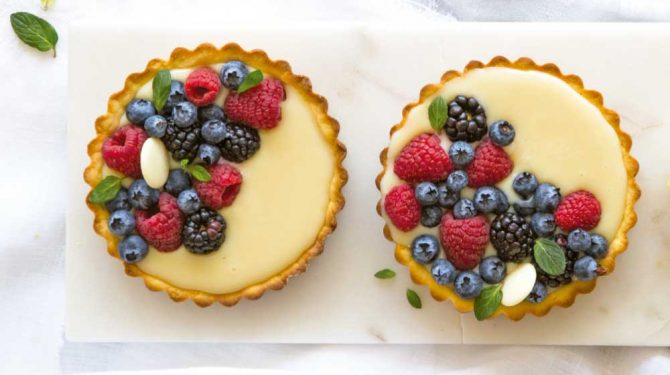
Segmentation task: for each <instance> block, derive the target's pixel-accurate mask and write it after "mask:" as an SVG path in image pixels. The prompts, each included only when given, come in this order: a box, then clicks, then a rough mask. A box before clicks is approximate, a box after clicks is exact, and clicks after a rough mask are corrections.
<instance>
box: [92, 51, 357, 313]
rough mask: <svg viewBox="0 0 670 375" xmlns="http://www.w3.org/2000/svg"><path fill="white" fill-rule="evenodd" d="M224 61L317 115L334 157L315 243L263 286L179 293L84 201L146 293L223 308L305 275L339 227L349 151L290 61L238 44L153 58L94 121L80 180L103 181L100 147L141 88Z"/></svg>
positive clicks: (319, 99)
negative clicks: (281, 88)
mask: <svg viewBox="0 0 670 375" xmlns="http://www.w3.org/2000/svg"><path fill="white" fill-rule="evenodd" d="M226 60H241V61H244V62H245V63H247V64H248V65H251V66H253V67H254V68H256V69H260V70H262V71H263V72H264V73H267V74H270V75H272V76H274V77H275V78H277V79H279V80H281V81H282V82H283V83H284V84H286V85H290V86H292V87H294V88H296V89H297V90H298V92H299V93H300V94H301V96H302V97H303V99H304V100H305V101H306V102H307V103H308V104H310V106H311V107H312V110H313V111H314V112H315V114H316V115H317V120H318V124H319V126H320V127H321V130H322V133H323V134H324V136H325V137H326V140H327V141H328V143H329V144H330V145H331V147H332V149H333V152H334V154H335V155H336V158H335V164H336V165H335V171H334V174H333V178H332V180H331V183H330V203H329V204H328V209H327V212H326V215H325V219H324V225H323V226H322V227H321V229H320V230H319V232H318V234H317V237H316V239H315V241H314V243H313V244H312V245H311V246H310V247H309V248H307V249H306V250H305V251H304V252H303V253H302V255H301V256H300V257H299V258H298V259H297V260H296V261H295V262H294V263H293V264H291V265H290V266H288V267H287V268H285V269H284V270H283V271H281V272H280V273H278V274H276V275H274V276H272V277H270V278H268V279H267V280H265V281H263V282H260V283H257V284H254V285H251V286H248V287H245V288H244V289H242V290H239V291H236V292H231V293H223V294H216V293H208V292H204V291H198V290H190V289H182V288H179V287H177V286H175V285H171V284H170V283H168V282H167V281H165V280H162V279H160V278H158V277H156V276H153V275H150V274H148V273H146V272H144V271H142V270H141V269H140V268H139V267H138V266H137V265H135V264H127V263H124V262H123V261H121V259H120V258H119V256H118V254H117V251H116V247H117V242H118V239H117V238H116V237H115V236H114V235H112V233H111V232H110V231H109V230H108V228H107V219H108V217H109V212H108V211H107V210H106V209H105V208H103V207H102V206H101V205H96V204H92V203H90V202H89V201H88V195H90V191H89V194H87V197H86V205H87V206H88V208H89V209H90V210H91V211H92V212H93V214H94V215H95V218H94V220H93V228H94V230H95V231H96V232H97V233H98V234H99V235H100V236H102V237H103V238H104V239H105V240H106V241H107V252H108V253H109V254H110V255H111V256H113V257H114V258H116V259H118V260H119V261H120V262H121V263H122V264H123V265H124V267H125V272H126V274H127V275H129V276H133V277H141V278H142V279H143V280H144V284H145V285H146V287H147V288H148V289H150V290H152V291H162V292H165V293H167V295H168V296H169V297H170V298H171V299H172V300H173V301H175V302H181V301H184V300H188V299H190V300H192V301H193V302H194V303H195V304H197V305H198V306H201V307H206V306H209V305H211V304H213V303H214V302H218V303H220V304H222V305H225V306H233V305H235V304H237V303H238V302H239V301H240V300H241V299H242V298H246V299H250V300H255V299H258V298H260V297H261V296H263V294H264V293H265V291H266V290H268V289H273V290H279V289H282V288H284V286H285V285H286V284H287V282H288V280H289V278H291V277H293V276H297V275H299V274H301V273H303V272H305V270H306V269H307V265H308V263H309V261H310V259H312V258H313V257H315V256H317V255H319V254H321V252H322V251H323V248H324V243H325V240H326V238H327V237H328V235H329V234H330V233H332V232H333V231H334V230H335V228H336V226H337V221H336V215H337V213H338V212H339V211H341V210H342V208H343V207H344V196H343V195H342V187H343V186H344V185H345V184H346V182H347V180H348V174H347V171H346V170H345V169H344V167H343V165H342V162H343V160H344V158H345V156H346V153H347V151H346V147H345V146H344V144H342V143H341V142H340V141H339V140H338V138H337V136H338V133H339V130H340V125H339V123H338V122H337V120H335V119H334V118H332V117H330V116H329V115H328V102H327V101H326V99H325V98H324V97H322V96H320V95H317V94H315V93H314V92H313V91H312V84H311V82H310V80H309V78H307V77H304V76H300V75H296V74H294V73H293V72H292V71H291V67H290V65H289V64H288V62H286V61H283V60H271V59H270V58H269V57H268V55H267V54H266V53H265V52H264V51H262V50H258V49H255V50H252V51H246V50H244V49H242V47H240V46H239V45H238V44H236V43H229V44H226V45H224V46H223V47H221V48H216V47H215V46H214V45H212V44H209V43H204V44H200V45H199V46H197V47H196V48H195V49H194V50H192V51H191V50H188V49H185V48H182V47H179V48H176V49H174V50H173V51H172V53H171V54H170V58H169V59H168V60H167V61H165V60H161V59H152V60H151V61H149V63H148V64H147V66H146V68H145V70H144V71H143V72H141V73H133V74H130V75H129V76H128V77H127V78H126V81H125V85H124V88H123V90H121V91H119V92H117V93H115V94H113V95H111V96H110V98H109V101H108V104H107V113H106V114H104V115H102V116H100V117H98V118H97V119H96V121H95V129H96V133H97V136H96V137H95V138H94V139H93V140H92V141H91V142H90V143H89V144H88V155H89V158H90V160H91V162H90V164H89V165H88V166H87V167H86V169H85V171H84V180H85V181H86V183H87V184H88V185H90V186H91V190H92V189H93V188H94V187H95V186H96V185H97V184H98V182H99V181H100V180H101V178H102V165H103V164H104V162H103V160H102V153H101V147H102V143H103V141H104V140H105V138H107V136H108V135H110V134H111V133H112V132H113V131H114V130H115V129H116V128H117V124H118V122H119V120H120V118H121V115H122V114H123V111H124V107H125V103H128V102H129V101H130V100H132V98H133V97H134V95H135V93H136V92H137V90H138V89H139V88H140V87H142V85H144V84H146V83H147V82H149V81H150V80H151V79H153V77H154V76H155V75H156V73H157V72H158V71H159V70H161V69H179V68H192V67H196V66H202V65H210V64H215V63H218V62H221V61H226Z"/></svg>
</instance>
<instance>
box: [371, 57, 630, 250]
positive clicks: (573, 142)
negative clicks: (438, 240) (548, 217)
mask: <svg viewBox="0 0 670 375" xmlns="http://www.w3.org/2000/svg"><path fill="white" fill-rule="evenodd" d="M459 94H463V95H466V96H474V97H476V98H477V100H478V101H479V103H481V104H482V105H483V106H484V109H485V111H486V116H487V121H488V123H492V122H493V121H496V120H502V119H504V120H508V121H509V122H510V123H511V124H512V125H514V128H515V130H516V138H515V140H514V142H513V143H512V144H511V145H509V146H507V147H505V151H506V152H507V153H508V154H509V155H510V158H511V159H512V160H513V161H514V170H513V171H512V173H510V175H509V176H508V177H507V178H506V179H505V180H503V181H502V182H500V183H499V184H498V186H499V187H500V188H501V189H502V190H503V191H504V192H505V193H506V194H507V195H508V197H509V198H510V203H511V202H513V201H515V200H516V199H517V198H518V197H517V195H516V193H514V191H513V190H512V180H513V179H514V176H516V175H517V174H518V173H520V172H523V171H529V172H532V173H534V174H535V175H536V176H537V178H538V179H539V180H540V181H541V182H549V183H552V184H555V185H556V186H558V187H559V188H560V189H561V193H562V194H563V195H567V194H569V193H571V192H573V191H576V190H580V189H584V190H588V191H590V192H591V193H593V194H594V195H595V196H596V197H597V198H598V200H599V201H600V204H601V208H602V217H601V219H600V223H599V224H598V226H597V227H596V228H595V229H594V230H593V232H596V233H599V234H601V235H603V236H605V237H606V238H607V239H608V240H610V241H611V240H612V239H613V238H614V236H615V234H616V232H617V230H618V228H619V225H620V223H621V220H622V217H623V212H624V204H625V198H626V189H627V177H626V169H625V166H624V162H623V156H622V153H621V146H620V144H619V139H618V138H617V135H616V132H615V131H614V129H613V128H612V127H611V125H610V124H609V123H608V122H607V120H605V118H604V117H603V116H602V114H601V113H600V111H599V110H598V109H597V108H596V107H595V106H594V105H592V104H591V103H589V102H588V100H586V99H584V98H583V97H582V96H581V95H579V93H577V92H576V91H574V90H573V89H572V88H571V87H570V86H568V85H567V84H566V83H565V82H563V81H562V80H560V79H558V78H556V77H553V76H551V75H548V74H545V73H540V72H534V71H521V70H516V69H511V68H484V69H475V70H472V71H470V72H468V73H466V74H465V75H464V76H462V77H458V78H455V79H452V80H451V81H449V82H447V83H446V84H445V85H444V86H443V87H442V88H441V89H440V90H439V92H438V93H437V94H436V95H435V96H437V95H440V96H442V97H443V98H445V100H447V101H448V100H451V99H452V98H454V97H455V96H456V95H459ZM432 100H433V98H432V97H431V98H428V99H427V100H425V101H424V102H423V103H422V104H421V105H419V106H416V107H414V108H413V109H412V111H411V112H410V113H409V114H408V116H407V122H406V123H405V125H404V126H403V127H402V128H401V129H399V130H398V131H396V132H395V133H394V134H393V136H392V137H391V141H390V145H389V148H388V159H387V164H386V165H387V169H386V173H385V174H384V176H383V178H382V181H381V192H382V195H384V196H385V195H386V193H387V192H388V191H390V190H391V189H392V188H393V187H395V186H397V185H400V184H403V181H401V180H400V179H399V178H398V177H397V176H396V175H395V173H393V162H394V161H395V158H396V157H397V155H398V154H399V153H400V151H401V150H402V148H403V147H404V146H405V145H407V144H408V143H409V142H410V141H411V140H412V139H413V138H414V137H416V136H417V135H419V134H421V133H424V132H434V131H433V129H432V128H431V127H430V122H429V120H428V106H429V104H430V102H431V101H432ZM441 137H442V139H443V146H444V147H445V149H447V148H448V145H449V144H450V142H449V140H448V139H447V138H446V135H444V132H442V135H441ZM463 196H465V197H469V198H471V197H472V190H470V189H466V190H465V191H464V193H463ZM384 218H385V220H386V221H387V222H388V223H389V228H390V231H391V236H392V237H393V239H394V241H395V242H397V243H398V244H401V245H404V246H410V245H411V243H412V240H413V239H414V238H415V237H416V236H418V235H419V234H423V233H429V234H433V235H437V234H438V229H437V228H426V227H423V226H421V225H419V226H418V227H417V228H415V229H414V230H412V231H410V232H402V231H400V230H398V229H397V228H395V226H393V225H392V224H391V222H390V220H389V219H388V217H387V216H386V215H385V214H384ZM486 253H487V255H489V254H494V253H495V250H494V249H493V247H492V246H491V245H490V244H489V247H488V249H487V251H486Z"/></svg>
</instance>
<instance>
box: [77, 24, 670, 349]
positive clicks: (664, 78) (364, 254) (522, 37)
mask: <svg viewBox="0 0 670 375" xmlns="http://www.w3.org/2000/svg"><path fill="white" fill-rule="evenodd" d="M403 26H407V27H402V28H393V27H389V26H386V25H365V26H364V25H341V24H340V25H302V26H301V25H298V26H295V27H292V28H290V29H287V28H285V27H284V28H274V27H272V26H266V27H263V28H253V29H252V28H250V27H248V26H234V25H229V26H221V27H214V26H212V27H209V26H207V27H205V26H200V27H195V26H194V27H183V28H180V29H175V28H165V27H162V26H151V27H146V26H144V27H142V26H138V25H124V26H123V27H121V26H120V25H118V24H114V25H104V24H103V25H100V24H96V25H93V24H79V25H77V26H74V27H73V28H72V29H71V32H70V56H69V58H70V60H69V62H70V67H69V124H68V126H69V127H68V130H69V132H68V165H69V181H70V189H69V195H68V198H69V204H68V206H69V209H68V212H67V255H66V256H67V259H66V299H67V300H66V308H67V314H66V337H67V338H68V339H69V340H72V341H225V342H285V343H289V342H290V343H381V342H390V343H480V344H494V343H514V344H565V345H670V293H668V292H667V290H666V288H665V286H666V285H668V284H669V283H670V233H668V231H667V230H666V228H668V226H669V225H670V211H669V210H668V208H670V191H668V188H667V187H666V180H667V179H668V177H670V151H668V148H669V146H670V123H669V121H668V120H667V119H666V118H664V115H665V112H666V111H665V109H666V108H667V106H668V104H667V103H668V102H670V89H669V88H670V67H669V65H668V61H670V49H669V48H668V46H669V45H670V27H668V26H667V25H621V24H599V25H589V24H441V25H435V26H430V25H403ZM410 29H411V31H408V30H410ZM205 41H209V42H213V43H215V44H224V43H226V42H228V41H236V42H238V43H240V44H241V45H242V46H243V47H245V48H247V49H251V48H261V49H264V50H266V51H267V52H268V53H269V55H270V56H271V57H272V58H281V59H286V60H288V61H289V62H290V63H291V65H292V67H293V69H294V71H295V72H297V73H299V74H303V75H307V76H309V77H311V79H312V83H313V85H314V89H315V91H316V92H318V93H320V94H322V95H324V96H326V97H327V98H328V100H329V103H330V111H331V114H332V115H333V116H334V117H336V118H337V119H338V120H339V121H340V123H341V125H342V131H341V139H342V141H343V142H344V143H345V144H346V145H347V147H348V156H347V160H346V163H345V164H346V167H347V168H348V170H349V174H350V180H349V184H348V185H347V186H346V188H345V195H346V199H347V205H346V207H345V209H344V211H343V212H342V213H341V215H340V216H339V217H338V218H339V226H338V228H337V231H336V232H335V234H334V235H333V236H332V237H331V238H330V239H329V240H328V242H327V245H326V251H325V252H324V254H323V255H322V256H320V257H319V258H317V259H316V260H315V261H314V262H312V264H311V265H310V267H309V271H308V272H307V273H305V274H303V275H302V276H300V277H297V278H295V279H292V280H291V282H290V283H289V285H288V287H287V288H285V289H284V290H283V291H281V292H270V293H268V294H266V295H265V296H264V297H263V298H261V299H260V300H258V301H243V302H242V303H240V304H239V305H237V306H235V307H234V308H225V307H221V306H212V307H210V308H206V309H201V308H198V307H196V306H195V305H193V304H191V303H190V302H185V303H180V304H177V303H173V302H172V301H171V300H169V299H168V298H167V297H166V296H165V295H162V294H159V293H152V292H149V291H147V290H146V289H145V288H144V286H143V285H142V282H141V281H140V280H138V279H133V278H129V277H126V276H125V275H124V273H123V272H122V268H121V266H120V264H118V262H117V261H116V260H115V259H113V258H111V257H110V256H108V255H107V254H106V252H105V251H104V243H103V241H102V239H100V238H99V237H97V236H96V235H95V234H94V233H93V231H92V229H91V220H92V216H91V213H90V212H89V211H88V210H87V208H86V207H85V205H84V203H83V196H84V194H85V191H86V188H87V187H86V185H85V184H84V182H83V180H82V170H83V168H84V167H85V165H86V164H87V161H88V159H87V158H86V154H85V146H86V144H87V142H88V140H89V139H90V138H92V137H93V134H94V131H93V123H94V121H95V118H96V117H97V116H98V115H100V114H102V113H103V112H104V111H105V108H106V101H107V98H108V96H109V95H110V93H113V92H115V91H118V90H119V89H121V87H122V85H123V80H124V78H125V77H126V75H127V74H128V73H130V72H135V71H141V70H142V69H143V68H144V66H145V64H146V62H147V61H148V60H150V59H151V58H154V57H167V56H168V55H169V53H170V51H171V50H172V49H173V48H174V47H176V46H184V47H194V46H196V45H197V44H199V43H201V42H205ZM499 54H502V55H505V56H508V57H510V58H516V57H520V56H529V57H532V58H534V59H535V60H536V61H538V62H554V63H557V64H558V65H559V66H560V67H561V68H562V69H563V70H564V71H565V72H572V73H576V74H579V75H580V76H581V77H582V78H583V79H584V81H585V84H586V86H587V87H591V88H597V89H598V90H599V91H601V92H602V93H603V94H604V95H605V99H606V104H607V105H608V106H610V107H612V108H615V109H616V110H617V111H618V112H619V113H620V115H621V117H622V125H623V128H624V129H625V130H626V131H628V132H629V133H631V135H632V136H633V138H634V147H633V154H634V155H635V156H636V157H637V158H638V159H639V161H640V164H641V169H640V174H639V182H640V185H641V187H642V190H643V195H642V199H641V200H640V202H639V204H638V206H637V208H638V212H639V214H640V221H639V224H638V226H637V227H636V228H635V230H634V231H633V232H632V234H631V238H630V240H631V242H630V247H629V250H628V252H626V253H624V254H623V255H621V256H620V257H619V258H618V262H617V265H618V267H617V271H616V272H615V273H614V274H613V275H611V276H608V277H606V278H603V279H602V280H600V282H599V285H598V287H597V288H596V289H595V291H594V292H593V293H592V294H590V295H588V296H581V297H580V298H578V299H577V302H576V303H575V305H574V306H573V307H572V308H570V309H557V310H554V311H552V312H551V313H550V315H548V316H546V317H544V318H541V319H538V318H534V317H526V318H525V319H523V320H522V321H520V322H510V321H506V320H504V318H499V319H495V320H492V321H487V322H477V321H475V320H474V318H473V317H472V315H463V316H461V315H460V314H458V313H456V312H455V311H454V310H453V309H452V308H451V306H450V305H449V304H447V303H438V302H435V301H433V300H432V299H431V298H430V296H429V294H428V293H427V292H426V290H425V289H424V288H423V287H419V286H415V285H412V283H411V281H409V278H408V277H407V272H406V270H405V269H403V268H402V267H401V266H400V265H398V264H397V263H395V261H394V259H393V247H392V246H391V244H390V243H388V242H387V241H386V240H385V239H384V238H383V236H382V234H381V229H382V226H383V223H382V221H381V219H380V218H379V217H378V216H377V215H376V213H375V204H376V201H377V199H378V192H377V190H376V188H375V186H374V177H375V176H376V174H377V173H378V172H379V169H380V167H379V162H378V154H379V151H380V150H381V149H382V148H383V147H385V145H386V143H387V141H388V131H389V129H390V127H391V126H392V125H393V124H395V123H396V122H397V121H398V120H399V119H400V118H401V110H402V108H403V106H404V105H405V104H406V103H408V102H410V101H413V100H415V99H416V98H417V97H418V92H419V89H420V88H421V87H422V86H423V85H424V84H426V83H428V82H435V81H437V80H439V77H440V75H441V74H442V73H443V72H444V71H445V70H448V69H460V68H462V67H463V66H464V65H465V64H466V63H467V62H468V61H470V60H472V59H480V60H488V59H490V58H491V57H493V56H495V55H499ZM603 173H606V171H603ZM386 267H390V268H393V269H395V270H396V271H397V272H398V276H397V277H396V278H395V279H393V280H388V281H380V280H377V279H375V278H374V277H373V276H372V275H373V274H374V273H375V272H376V271H377V270H379V269H381V268H386ZM408 287H410V288H413V289H415V290H416V291H417V292H418V293H419V295H420V296H421V297H422V299H423V302H424V307H423V309H421V310H415V309H413V308H412V307H410V306H409V305H408V304H407V302H406V300H405V290H406V289H407V288H408Z"/></svg>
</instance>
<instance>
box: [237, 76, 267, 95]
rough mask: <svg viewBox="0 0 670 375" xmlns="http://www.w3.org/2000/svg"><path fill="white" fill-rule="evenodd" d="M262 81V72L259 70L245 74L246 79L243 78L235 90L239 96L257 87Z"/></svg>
mask: <svg viewBox="0 0 670 375" xmlns="http://www.w3.org/2000/svg"><path fill="white" fill-rule="evenodd" d="M262 81H263V72H261V71H260V70H254V71H253V72H251V73H249V74H247V77H246V78H244V81H242V83H240V87H238V88H237V93H238V94H241V93H243V92H245V91H247V90H249V89H250V88H253V87H256V86H258V84H259V83H261V82H262Z"/></svg>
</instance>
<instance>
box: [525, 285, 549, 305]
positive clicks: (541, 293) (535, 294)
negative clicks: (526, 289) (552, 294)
mask: <svg viewBox="0 0 670 375" xmlns="http://www.w3.org/2000/svg"><path fill="white" fill-rule="evenodd" d="M545 297H547V287H546V286H545V285H544V284H542V283H541V282H539V281H536V282H535V285H533V289H531V291H530V294H529V295H528V297H526V300H528V302H530V303H540V302H542V301H544V299H545Z"/></svg>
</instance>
